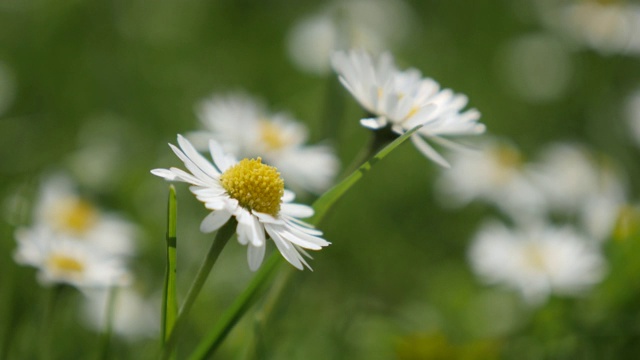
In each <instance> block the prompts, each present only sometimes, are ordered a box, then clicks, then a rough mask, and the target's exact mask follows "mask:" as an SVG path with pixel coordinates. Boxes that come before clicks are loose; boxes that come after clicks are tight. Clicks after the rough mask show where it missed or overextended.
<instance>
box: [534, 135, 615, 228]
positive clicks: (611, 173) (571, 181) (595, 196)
mask: <svg viewBox="0 0 640 360" xmlns="http://www.w3.org/2000/svg"><path fill="white" fill-rule="evenodd" d="M602 159H603V160H600V159H598V158H597V157H596V156H594V154H592V153H591V152H589V151H588V150H587V149H586V148H584V147H582V146H580V145H577V144H571V143H556V144H552V145H550V146H548V147H547V148H546V149H545V150H544V151H543V152H542V156H541V157H540V159H539V160H538V161H537V162H536V163H535V164H533V165H532V166H531V168H532V169H534V170H535V171H534V172H532V174H533V175H534V178H533V179H534V181H535V184H536V186H537V187H538V188H539V189H540V190H541V191H540V194H541V196H542V197H544V198H545V199H546V203H547V204H548V205H549V210H550V211H551V212H552V213H556V214H562V215H564V216H569V217H575V218H576V220H577V221H578V223H579V224H580V225H581V227H583V228H584V229H585V230H587V231H588V232H589V234H590V235H591V237H593V238H594V239H597V240H604V239H607V238H608V237H609V236H610V235H611V233H612V231H613V228H614V227H615V223H616V221H617V217H618V213H619V210H620V209H622V207H623V206H624V205H625V204H626V203H627V195H626V193H627V189H626V188H627V186H626V183H625V181H624V178H623V176H622V173H621V172H620V171H618V169H616V167H615V165H614V164H613V163H612V161H610V160H609V159H606V158H602Z"/></svg>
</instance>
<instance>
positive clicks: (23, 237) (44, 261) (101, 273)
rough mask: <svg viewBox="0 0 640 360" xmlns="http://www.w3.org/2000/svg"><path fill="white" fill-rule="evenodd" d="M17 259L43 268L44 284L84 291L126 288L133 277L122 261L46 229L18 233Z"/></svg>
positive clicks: (40, 274) (21, 230)
mask: <svg viewBox="0 0 640 360" xmlns="http://www.w3.org/2000/svg"><path fill="white" fill-rule="evenodd" d="M15 235H16V239H17V241H18V248H17V249H16V251H15V253H14V259H15V261H16V262H17V263H19V264H22V265H30V266H33V267H36V268H38V269H39V272H38V279H39V280H40V282H41V283H42V284H45V285H49V284H56V283H65V284H70V285H73V286H75V287H77V288H79V289H80V290H85V289H87V288H99V287H109V286H118V285H125V284H127V283H128V281H129V274H128V272H127V270H126V268H125V266H124V264H123V263H122V262H121V259H120V258H118V257H115V256H113V255H111V254H105V253H104V252H100V251H96V249H95V247H93V246H91V245H90V244H87V243H85V242H83V241H81V240H77V239H75V238H73V237H70V236H68V235H66V234H62V233H58V232H55V231H52V230H51V229H49V228H46V227H44V226H39V227H34V228H29V229H26V228H21V229H18V230H17V231H16V234H15Z"/></svg>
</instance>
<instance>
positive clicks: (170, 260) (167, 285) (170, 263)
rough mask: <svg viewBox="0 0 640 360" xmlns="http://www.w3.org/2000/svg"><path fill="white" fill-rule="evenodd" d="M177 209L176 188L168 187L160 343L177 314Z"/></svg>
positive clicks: (169, 331)
mask: <svg viewBox="0 0 640 360" xmlns="http://www.w3.org/2000/svg"><path fill="white" fill-rule="evenodd" d="M177 217H178V210H177V201H176V189H175V187H174V186H173V185H171V186H170V187H169V203H168V206H167V270H166V273H165V277H164V290H163V296H162V335H161V336H162V344H165V342H166V341H167V340H168V339H169V334H171V331H172V330H173V327H174V325H175V322H176V317H177V316H178V300H177V296H176V267H177V253H176V251H177V250H176V245H177V240H176V224H177Z"/></svg>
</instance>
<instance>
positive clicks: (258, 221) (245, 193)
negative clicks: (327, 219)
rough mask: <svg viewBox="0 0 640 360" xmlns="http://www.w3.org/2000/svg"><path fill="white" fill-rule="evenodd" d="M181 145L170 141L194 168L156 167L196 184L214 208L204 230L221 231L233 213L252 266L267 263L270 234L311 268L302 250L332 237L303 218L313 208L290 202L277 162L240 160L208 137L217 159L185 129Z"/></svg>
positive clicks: (293, 259) (289, 256)
mask: <svg viewBox="0 0 640 360" xmlns="http://www.w3.org/2000/svg"><path fill="white" fill-rule="evenodd" d="M178 145H179V146H180V148H178V147H176V146H174V145H172V144H169V146H170V147H171V149H172V150H173V152H174V153H175V154H176V155H177V156H178V158H180V160H182V161H183V162H184V165H185V166H186V168H187V170H189V171H190V173H188V172H186V171H183V170H181V169H178V168H170V169H154V170H152V171H151V173H152V174H154V175H156V176H160V177H162V178H165V179H167V180H169V181H183V182H186V183H189V184H192V186H191V187H190V189H191V192H192V193H193V194H194V195H195V196H196V198H197V199H198V200H200V201H202V202H203V203H204V205H205V207H206V208H207V209H209V210H212V212H211V214H209V215H208V216H207V217H205V218H204V220H203V221H202V223H201V224H200V230H201V231H202V232H205V233H208V232H213V231H216V230H218V229H219V228H220V227H222V225H224V224H225V223H226V222H227V221H229V219H230V218H231V217H232V216H234V217H235V218H236V220H237V221H238V227H237V229H236V233H237V235H238V242H239V243H240V244H242V245H247V246H248V253H247V258H248V262H249V268H250V269H251V270H253V271H255V270H256V269H258V268H259V267H260V264H261V263H262V260H263V258H264V253H265V247H266V234H268V235H269V236H270V237H271V239H272V240H273V242H274V243H275V245H276V247H277V248H278V250H279V251H280V253H281V254H282V256H283V257H284V258H285V259H286V260H287V261H288V262H289V263H291V265H293V266H295V267H296V268H298V269H300V270H302V269H303V267H304V266H306V267H307V268H309V269H311V268H310V267H309V264H307V262H306V261H305V260H304V258H303V256H302V255H305V256H309V255H308V254H307V253H306V251H305V250H304V249H308V250H320V249H322V248H323V247H325V246H327V245H329V244H330V243H329V242H327V241H326V240H324V239H323V238H321V236H322V232H321V231H319V230H316V229H314V228H313V227H312V226H311V225H308V224H306V223H304V222H303V221H301V220H299V219H298V218H307V217H309V216H311V215H313V209H312V208H311V207H309V206H306V205H301V204H294V203H291V201H292V200H293V199H294V197H295V195H294V193H292V192H291V191H288V190H285V189H284V181H283V180H282V178H281V177H280V174H279V173H278V170H277V169H276V168H274V167H272V166H268V165H265V164H263V163H262V159H261V158H257V159H246V158H245V159H243V160H241V161H239V162H238V161H236V160H235V159H234V158H233V157H232V156H230V155H227V154H225V153H224V152H223V151H222V148H221V146H220V145H219V144H218V143H217V142H215V141H214V140H211V141H210V142H209V149H210V152H211V157H212V158H213V164H212V163H210V162H209V161H208V160H207V159H205V158H204V157H203V156H202V155H200V154H199V153H198V152H197V151H196V149H195V148H194V147H193V145H192V144H191V143H190V142H189V141H188V140H186V139H185V138H184V137H182V136H181V135H178ZM265 232H266V234H265Z"/></svg>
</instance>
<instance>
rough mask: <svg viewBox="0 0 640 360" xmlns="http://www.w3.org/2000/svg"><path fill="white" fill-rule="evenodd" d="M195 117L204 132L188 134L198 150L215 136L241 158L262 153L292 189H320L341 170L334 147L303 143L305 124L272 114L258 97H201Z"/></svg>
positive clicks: (329, 184)
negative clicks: (207, 98)
mask: <svg viewBox="0 0 640 360" xmlns="http://www.w3.org/2000/svg"><path fill="white" fill-rule="evenodd" d="M198 117H199V119H200V122H201V123H202V125H203V127H204V130H201V131H197V132H194V133H191V134H189V136H188V137H189V139H191V140H192V141H193V144H194V145H195V146H196V148H197V149H198V150H201V151H203V150H206V148H207V146H208V142H209V139H214V140H216V141H217V142H218V143H220V144H221V145H222V147H223V149H224V150H225V151H227V152H229V153H232V154H235V155H237V156H239V157H241V158H252V157H257V156H261V157H262V159H263V160H264V161H265V162H266V163H267V164H269V165H272V166H275V167H276V168H278V170H279V171H280V172H281V173H282V177H283V178H284V180H285V181H286V182H287V184H288V186H290V187H291V188H293V189H297V190H299V189H303V190H306V191H310V192H313V193H320V192H322V191H324V190H326V189H327V188H329V187H330V186H331V185H332V184H333V179H334V177H335V175H336V173H337V171H338V168H339V163H338V159H337V157H336V156H335V154H334V152H333V149H332V148H331V147H329V146H326V145H305V142H306V141H307V137H308V134H307V129H306V127H305V126H304V125H302V124H301V123H299V122H297V121H295V120H294V119H292V118H291V117H290V116H289V115H287V114H284V113H277V114H270V113H269V112H268V111H267V109H266V107H265V106H264V105H263V104H261V103H260V102H259V101H258V100H256V99H253V98H251V97H249V96H247V95H243V94H229V95H227V96H214V97H211V98H210V99H209V100H207V101H204V102H203V103H202V104H201V105H200V107H199V110H198Z"/></svg>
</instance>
